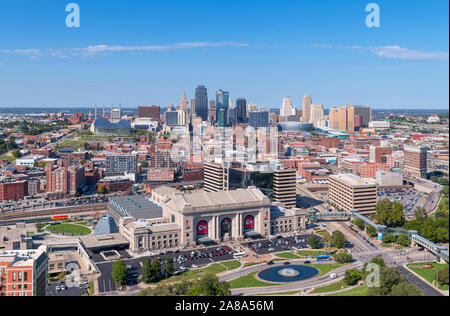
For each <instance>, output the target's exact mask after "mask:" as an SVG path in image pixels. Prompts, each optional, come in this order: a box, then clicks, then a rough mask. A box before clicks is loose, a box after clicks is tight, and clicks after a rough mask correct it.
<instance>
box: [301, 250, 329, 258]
mask: <svg viewBox="0 0 450 316" xmlns="http://www.w3.org/2000/svg"><path fill="white" fill-rule="evenodd" d="M297 254H298V255H299V256H300V257H305V258H306V257H317V256H323V255H330V253H329V252H328V251H323V250H300V251H297Z"/></svg>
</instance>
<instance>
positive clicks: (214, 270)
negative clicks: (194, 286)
mask: <svg viewBox="0 0 450 316" xmlns="http://www.w3.org/2000/svg"><path fill="white" fill-rule="evenodd" d="M225 271H227V268H226V267H225V266H224V265H222V264H220V263H214V264H211V265H210V266H208V267H206V268H202V269H195V270H189V271H186V272H185V273H183V274H180V275H175V276H173V277H170V278H168V279H167V280H163V281H160V282H159V283H156V285H158V284H162V283H177V282H182V281H187V280H196V279H199V278H200V277H202V276H203V275H205V274H214V275H216V274H219V273H221V272H225Z"/></svg>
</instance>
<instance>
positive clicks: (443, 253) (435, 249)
mask: <svg viewBox="0 0 450 316" xmlns="http://www.w3.org/2000/svg"><path fill="white" fill-rule="evenodd" d="M411 242H412V243H413V244H416V245H419V246H422V247H424V248H426V249H428V250H430V251H431V252H432V253H434V254H435V255H436V261H438V262H440V261H441V262H442V261H445V262H447V263H448V248H447V247H444V246H438V245H436V244H435V243H433V242H431V241H429V240H428V239H425V238H423V237H422V236H420V235H419V234H412V235H411Z"/></svg>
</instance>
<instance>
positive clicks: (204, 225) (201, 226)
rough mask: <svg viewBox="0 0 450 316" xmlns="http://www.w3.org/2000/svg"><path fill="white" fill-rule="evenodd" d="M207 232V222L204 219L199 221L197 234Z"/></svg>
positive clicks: (205, 233) (200, 234)
mask: <svg viewBox="0 0 450 316" xmlns="http://www.w3.org/2000/svg"><path fill="white" fill-rule="evenodd" d="M207 234H208V223H207V222H205V221H201V222H200V223H198V225H197V235H199V236H202V235H207Z"/></svg>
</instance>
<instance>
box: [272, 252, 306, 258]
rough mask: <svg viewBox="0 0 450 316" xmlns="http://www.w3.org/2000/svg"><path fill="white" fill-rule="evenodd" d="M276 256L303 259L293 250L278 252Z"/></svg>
mask: <svg viewBox="0 0 450 316" xmlns="http://www.w3.org/2000/svg"><path fill="white" fill-rule="evenodd" d="M275 256H277V257H278V258H283V259H301V257H299V256H297V255H296V254H293V253H291V252H280V253H276V254H275Z"/></svg>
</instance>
